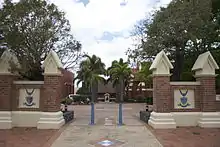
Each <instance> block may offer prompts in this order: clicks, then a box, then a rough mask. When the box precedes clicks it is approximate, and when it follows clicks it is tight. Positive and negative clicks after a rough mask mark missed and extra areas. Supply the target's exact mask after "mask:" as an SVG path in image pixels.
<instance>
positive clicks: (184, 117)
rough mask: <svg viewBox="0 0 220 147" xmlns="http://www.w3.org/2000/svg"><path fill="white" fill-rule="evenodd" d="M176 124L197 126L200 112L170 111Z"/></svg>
mask: <svg viewBox="0 0 220 147" xmlns="http://www.w3.org/2000/svg"><path fill="white" fill-rule="evenodd" d="M171 114H172V115H173V117H174V120H175V122H176V126H198V120H199V118H200V116H201V112H171Z"/></svg>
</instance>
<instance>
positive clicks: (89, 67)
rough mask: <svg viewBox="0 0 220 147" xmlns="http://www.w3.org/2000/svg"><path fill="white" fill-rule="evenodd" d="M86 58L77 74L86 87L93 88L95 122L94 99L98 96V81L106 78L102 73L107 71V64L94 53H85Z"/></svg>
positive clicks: (92, 107)
mask: <svg viewBox="0 0 220 147" xmlns="http://www.w3.org/2000/svg"><path fill="white" fill-rule="evenodd" d="M84 57H85V58H86V59H85V60H83V61H82V62H81V64H80V68H79V71H77V76H76V78H75V79H78V80H79V81H78V83H79V82H83V83H84V85H85V86H86V87H89V88H90V89H91V93H92V103H91V124H94V113H95V112H94V100H95V99H96V98H97V90H98V82H99V81H104V80H105V79H104V78H103V77H101V76H100V75H102V74H104V73H105V64H104V63H103V62H102V61H101V58H99V57H97V56H95V55H92V56H91V57H90V56H89V55H84Z"/></svg>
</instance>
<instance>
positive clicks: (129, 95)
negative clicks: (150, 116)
mask: <svg viewBox="0 0 220 147" xmlns="http://www.w3.org/2000/svg"><path fill="white" fill-rule="evenodd" d="M138 70H139V68H138V67H137V66H136V68H132V75H133V79H132V80H131V81H129V83H128V85H127V86H126V87H125V94H124V98H126V99H138V98H139V97H153V92H152V85H149V84H148V85H147V84H145V83H144V82H142V81H138V80H136V79H135V77H134V75H135V73H136V72H138ZM117 89H119V88H117V87H113V84H112V83H111V82H109V83H108V84H104V83H101V82H100V83H99V84H98V94H97V96H98V100H104V98H105V94H107V93H108V94H109V95H110V100H111V99H112V100H116V101H118V99H119V95H117V94H118V93H119V92H120V91H119V92H117Z"/></svg>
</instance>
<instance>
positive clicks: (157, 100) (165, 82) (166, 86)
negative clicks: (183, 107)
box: [153, 76, 171, 112]
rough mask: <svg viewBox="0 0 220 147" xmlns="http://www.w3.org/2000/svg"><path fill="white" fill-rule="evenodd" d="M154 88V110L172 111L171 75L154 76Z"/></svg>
mask: <svg viewBox="0 0 220 147" xmlns="http://www.w3.org/2000/svg"><path fill="white" fill-rule="evenodd" d="M153 89H154V90H153V110H154V111H155V112H170V108H171V93H170V77H169V76H154V77H153Z"/></svg>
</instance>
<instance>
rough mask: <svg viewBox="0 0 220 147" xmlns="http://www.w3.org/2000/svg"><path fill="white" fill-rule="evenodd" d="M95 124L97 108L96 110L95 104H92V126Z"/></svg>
mask: <svg viewBox="0 0 220 147" xmlns="http://www.w3.org/2000/svg"><path fill="white" fill-rule="evenodd" d="M94 124H95V108H94V102H91V122H90V125H94Z"/></svg>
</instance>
